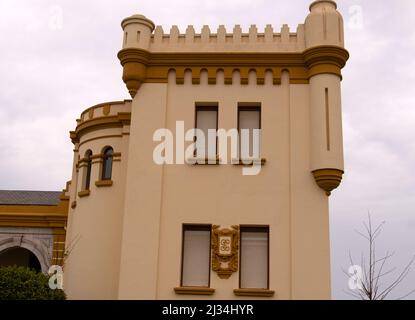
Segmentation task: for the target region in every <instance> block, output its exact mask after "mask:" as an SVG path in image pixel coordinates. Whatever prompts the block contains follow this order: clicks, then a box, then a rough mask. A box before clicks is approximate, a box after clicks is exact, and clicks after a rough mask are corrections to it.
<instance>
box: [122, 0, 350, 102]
mask: <svg viewBox="0 0 415 320" xmlns="http://www.w3.org/2000/svg"><path fill="white" fill-rule="evenodd" d="M121 25H122V27H123V30H124V39H123V46H122V50H121V51H120V52H119V53H118V58H119V59H120V61H121V64H122V66H123V69H124V70H123V80H124V82H125V83H126V85H127V88H128V90H129V92H130V94H131V96H132V97H134V96H135V94H136V92H137V90H139V88H140V86H141V84H142V83H166V82H167V80H168V73H169V72H170V71H172V70H173V71H174V72H175V75H176V76H175V77H176V83H177V84H183V82H184V73H185V72H186V70H189V71H190V72H191V73H192V83H193V84H199V83H200V74H201V72H203V71H206V72H207V73H208V79H209V81H208V83H209V84H216V79H217V74H218V72H223V73H224V78H225V84H232V74H233V73H234V72H238V73H239V74H240V79H241V80H240V81H241V83H240V84H242V85H243V84H248V74H249V72H251V71H253V72H255V74H256V79H257V80H256V83H257V84H258V85H261V84H264V75H265V73H266V72H271V73H272V78H273V83H274V84H279V83H280V81H281V72H282V71H283V70H287V71H289V73H290V82H291V83H292V84H298V83H309V79H310V77H312V76H314V75H315V74H318V73H329V74H336V75H338V76H339V77H341V68H342V67H343V66H344V65H345V63H346V61H347V59H348V53H347V51H346V50H345V49H344V48H343V46H344V41H343V22H342V18H341V15H340V14H339V13H338V12H337V10H336V4H335V2H333V1H330V0H319V1H315V2H313V3H312V4H311V6H310V14H309V15H308V17H307V19H306V20H305V23H304V24H299V25H298V27H297V28H296V30H295V32H291V31H290V29H289V27H288V25H286V24H284V25H283V26H282V27H281V28H280V30H279V32H275V31H274V29H273V27H272V26H271V25H267V26H266V27H265V29H264V30H258V28H257V27H256V26H255V25H251V26H250V28H249V30H248V32H243V30H242V28H241V27H240V26H239V25H236V26H235V27H234V28H233V30H226V28H225V27H224V26H223V25H221V26H219V28H218V29H217V30H215V31H214V32H213V31H212V30H211V29H210V28H209V26H203V27H202V29H201V30H199V31H198V32H196V30H195V28H194V27H193V26H188V27H187V28H186V30H185V31H184V32H180V30H179V28H178V27H177V26H173V27H171V29H170V31H169V32H167V33H165V31H164V30H163V28H162V27H161V26H157V27H155V24H154V23H153V22H152V21H151V20H149V19H147V18H146V17H144V16H143V15H133V16H131V17H128V18H126V19H124V20H123V21H122V23H121Z"/></svg>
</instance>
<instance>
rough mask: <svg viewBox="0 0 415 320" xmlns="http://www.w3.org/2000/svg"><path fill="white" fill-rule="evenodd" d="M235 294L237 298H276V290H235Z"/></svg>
mask: <svg viewBox="0 0 415 320" xmlns="http://www.w3.org/2000/svg"><path fill="white" fill-rule="evenodd" d="M233 293H234V294H235V295H236V296H247V297H272V296H274V293H275V292H274V290H268V289H235V290H233Z"/></svg>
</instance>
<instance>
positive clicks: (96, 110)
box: [70, 100, 131, 144]
mask: <svg viewBox="0 0 415 320" xmlns="http://www.w3.org/2000/svg"><path fill="white" fill-rule="evenodd" d="M130 120H131V100H124V101H113V102H105V103H100V104H97V105H95V106H92V107H90V108H88V109H86V110H84V111H83V112H82V113H81V116H80V117H79V119H77V120H76V128H75V130H74V131H71V132H70V138H71V140H72V142H73V143H74V144H75V143H79V141H80V139H81V138H82V136H84V135H85V134H87V133H90V132H94V131H99V130H102V129H108V128H122V127H123V126H125V125H129V124H130Z"/></svg>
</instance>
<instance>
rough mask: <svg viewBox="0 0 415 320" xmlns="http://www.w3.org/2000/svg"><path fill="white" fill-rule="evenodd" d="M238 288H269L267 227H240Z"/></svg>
mask: <svg viewBox="0 0 415 320" xmlns="http://www.w3.org/2000/svg"><path fill="white" fill-rule="evenodd" d="M240 232H241V234H240V237H241V244H240V246H241V248H240V251H241V253H240V254H241V257H240V270H239V277H240V278H239V287H240V288H241V289H268V288H269V227H268V226H266V227H241V231H240Z"/></svg>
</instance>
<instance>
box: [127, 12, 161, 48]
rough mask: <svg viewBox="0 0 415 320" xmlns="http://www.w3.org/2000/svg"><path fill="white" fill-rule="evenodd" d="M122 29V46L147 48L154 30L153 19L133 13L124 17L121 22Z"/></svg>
mask: <svg viewBox="0 0 415 320" xmlns="http://www.w3.org/2000/svg"><path fill="white" fill-rule="evenodd" d="M121 27H122V29H123V30H124V41H123V49H124V48H140V49H145V50H148V49H149V47H150V40H151V34H152V33H153V30H154V23H153V21H151V20H149V19H147V18H146V17H145V16H143V15H141V14H135V15H132V16H131V17H128V18H125V19H124V20H123V21H122V22H121Z"/></svg>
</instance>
